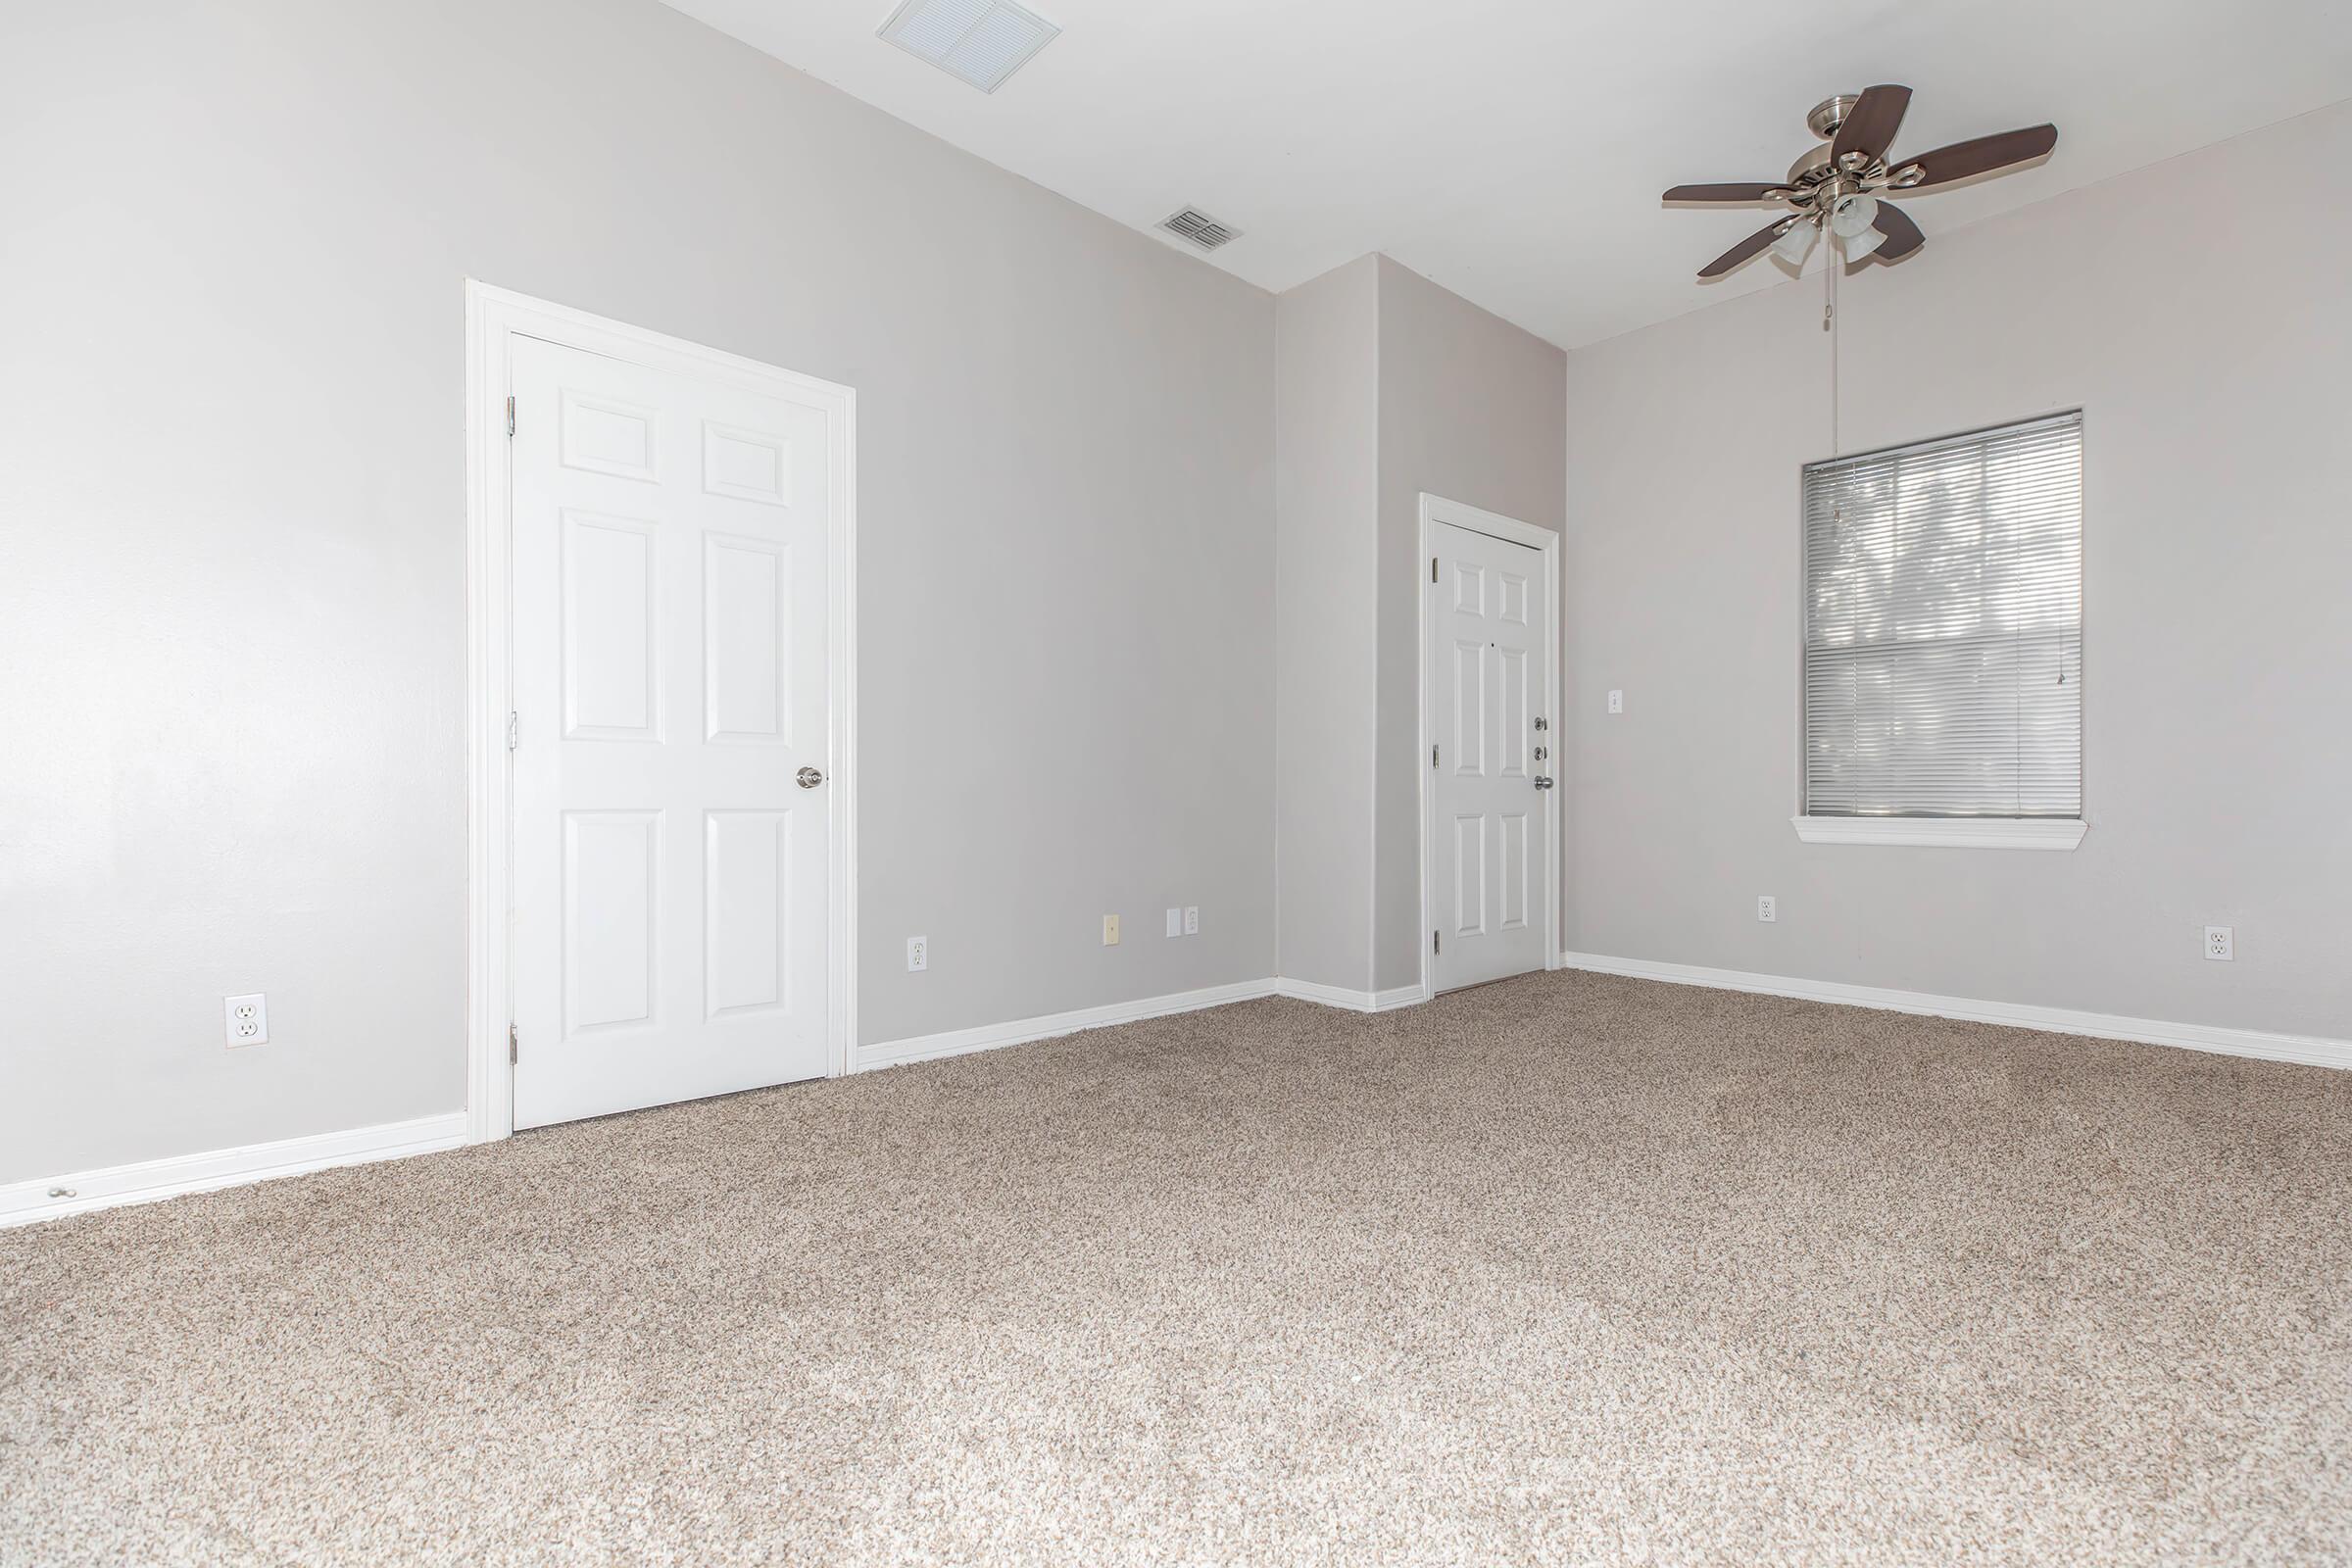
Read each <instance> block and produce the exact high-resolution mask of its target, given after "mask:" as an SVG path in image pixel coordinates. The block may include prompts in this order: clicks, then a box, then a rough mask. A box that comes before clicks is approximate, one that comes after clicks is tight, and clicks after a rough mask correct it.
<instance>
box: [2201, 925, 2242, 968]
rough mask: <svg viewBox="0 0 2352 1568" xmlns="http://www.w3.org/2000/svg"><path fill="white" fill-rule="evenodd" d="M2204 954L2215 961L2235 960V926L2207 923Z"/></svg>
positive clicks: (2228, 961)
mask: <svg viewBox="0 0 2352 1568" xmlns="http://www.w3.org/2000/svg"><path fill="white" fill-rule="evenodd" d="M2205 956H2207V957H2208V958H2211V959H2212V960H2213V961H2214V962H2216V963H2235V962H2236V961H2237V928H2236V927H2235V926H2228V925H2209V926H2207V927H2206V928H2205Z"/></svg>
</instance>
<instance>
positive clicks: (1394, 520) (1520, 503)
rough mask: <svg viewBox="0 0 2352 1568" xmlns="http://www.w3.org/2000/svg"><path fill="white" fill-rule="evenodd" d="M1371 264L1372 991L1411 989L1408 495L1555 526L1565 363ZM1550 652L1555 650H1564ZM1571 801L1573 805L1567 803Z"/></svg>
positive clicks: (1413, 609) (1413, 544) (1514, 331)
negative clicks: (1376, 504)
mask: <svg viewBox="0 0 2352 1568" xmlns="http://www.w3.org/2000/svg"><path fill="white" fill-rule="evenodd" d="M1379 261H1380V721H1379V722H1380V741H1379V752H1380V761H1379V784H1378V786H1377V791H1376V795H1377V799H1376V801H1375V807H1374V814H1375V816H1376V817H1377V818H1378V827H1377V830H1376V835H1375V839H1376V843H1375V850H1374V860H1375V873H1374V875H1375V883H1376V887H1377V890H1378V891H1377V895H1376V901H1377V905H1378V909H1379V913H1378V917H1377V920H1378V927H1379V934H1378V937H1377V939H1376V945H1375V952H1376V958H1375V962H1374V970H1375V973H1374V978H1373V982H1372V983H1373V989H1375V990H1380V991H1386V990H1390V989H1393V988H1395V987H1397V986H1409V985H1418V984H1419V983H1420V980H1421V950H1422V947H1423V946H1424V944H1426V943H1427V942H1428V941H1429V933H1428V931H1427V930H1426V929H1425V928H1424V927H1423V926H1422V923H1421V775H1422V773H1423V772H1424V771H1425V767H1424V764H1423V761H1422V755H1421V585H1422V583H1423V581H1424V580H1425V574H1424V572H1423V569H1422V561H1421V495H1422V492H1423V491H1427V492H1428V493H1430V494H1431V495H1439V496H1444V497H1445V498H1446V500H1448V501H1460V502H1465V503H1467V504H1468V505H1470V506H1474V507H1482V508H1484V509H1485V510H1487V511H1489V512H1499V513H1501V514H1502V515H1504V516H1506V517H1515V518H1517V519H1518V520H1519V521H1521V522H1528V523H1533V524H1535V525H1536V526H1537V527H1539V528H1550V529H1552V530H1554V531H1557V530H1558V529H1559V527H1560V526H1561V522H1562V518H1563V516H1564V515H1565V513H1566V508H1567V496H1566V488H1565V474H1564V468H1563V464H1564V461H1565V457H1566V451H1567V448H1566V432H1567V416H1566V387H1565V376H1564V373H1563V372H1564V369H1565V366H1566V356H1564V355H1563V354H1562V353H1561V352H1560V351H1559V350H1558V349H1556V348H1554V347H1552V346H1551V345H1550V344H1548V343H1546V342H1544V340H1543V339H1542V338H1539V337H1535V336H1533V335H1531V334H1529V333H1527V332H1525V331H1522V330H1521V329H1520V328H1518V327H1516V326H1513V325H1512V324H1511V323H1510V322H1508V321H1505V320H1504V319H1501V318H1500V317H1498V316H1491V315H1489V314H1488V313H1487V312H1485V311H1482V310H1480V309H1479V308H1478V307H1477V306H1475V305H1472V304H1471V303H1470V302H1469V301H1468V300H1465V299H1463V298H1462V297H1461V296H1459V295H1457V294H1452V293H1448V292H1447V291H1446V290H1445V289H1443V288H1441V287H1439V286H1438V285H1437V284H1435V283H1433V282H1431V281H1430V280H1429V279H1428V278H1426V277H1423V276H1422V275H1421V274H1420V273H1418V272H1415V271H1413V270H1410V269H1409V268H1405V267H1400V266H1398V265H1397V263H1395V262H1393V261H1390V260H1389V259H1388V258H1387V257H1385V256H1384V257H1381V258H1379ZM1562 646H1563V648H1565V644H1564V643H1563V645H1562ZM1571 805H1573V803H1571Z"/></svg>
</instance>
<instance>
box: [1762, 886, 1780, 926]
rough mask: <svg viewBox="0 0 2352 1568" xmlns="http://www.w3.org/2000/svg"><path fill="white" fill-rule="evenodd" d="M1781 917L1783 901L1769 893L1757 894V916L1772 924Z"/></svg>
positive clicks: (1767, 923)
mask: <svg viewBox="0 0 2352 1568" xmlns="http://www.w3.org/2000/svg"><path fill="white" fill-rule="evenodd" d="M1780 917H1781V901H1780V900H1778V899H1776V898H1774V897H1773V896H1772V895H1771V894H1769V893H1759V894H1757V895H1756V918H1757V919H1759V920H1761V921H1763V922H1764V923H1765V924H1766V925H1771V924H1772V923H1773V922H1774V921H1776V920H1778V919H1780Z"/></svg>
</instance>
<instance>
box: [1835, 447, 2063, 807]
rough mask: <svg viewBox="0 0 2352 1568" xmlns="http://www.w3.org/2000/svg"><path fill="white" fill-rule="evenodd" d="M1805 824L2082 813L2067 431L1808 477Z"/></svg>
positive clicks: (1841, 467) (1912, 453)
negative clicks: (1812, 819) (1819, 819)
mask: <svg viewBox="0 0 2352 1568" xmlns="http://www.w3.org/2000/svg"><path fill="white" fill-rule="evenodd" d="M1804 505H1805V760H1804V790H1805V808H1804V809H1805V814H1806V815H1808V816H1941V817H2074V816H2079V815H2081V814H2082V415H2081V414H2079V413H2076V414H2065V415H2060V416H2057V417H2052V418H2046V419H2034V420H2030V421H2028V422H2026V423H2024V424H2013V425H2006V426H2004V427H2002V428H2000V429H1997V430H1986V431H1983V432H1980V433H1978V434H1976V435H1967V436H1956V437H1953V438H1951V439H1949V440H1943V441H1929V442H1923V443H1921V444H1920V445H1918V446H1910V447H1901V448H1897V449H1895V450H1892V451H1887V452H1874V453H1869V454H1867V455H1865V456H1862V457H1857V458H1840V459H1838V460H1837V461H1835V462H1830V463H1817V464H1814V465H1812V466H1810V467H1807V468H1806V469H1805V471H1804Z"/></svg>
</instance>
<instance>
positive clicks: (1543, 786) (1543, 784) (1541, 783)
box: [1536, 773, 1551, 790]
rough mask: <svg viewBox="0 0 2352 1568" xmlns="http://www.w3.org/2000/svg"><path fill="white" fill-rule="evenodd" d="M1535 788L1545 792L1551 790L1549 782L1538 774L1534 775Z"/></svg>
mask: <svg viewBox="0 0 2352 1568" xmlns="http://www.w3.org/2000/svg"><path fill="white" fill-rule="evenodd" d="M1536 788H1538V789H1540V790H1547V789H1549V788H1551V780H1549V779H1547V778H1545V777H1544V775H1543V774H1541V773H1538V774H1537V775H1536Z"/></svg>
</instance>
